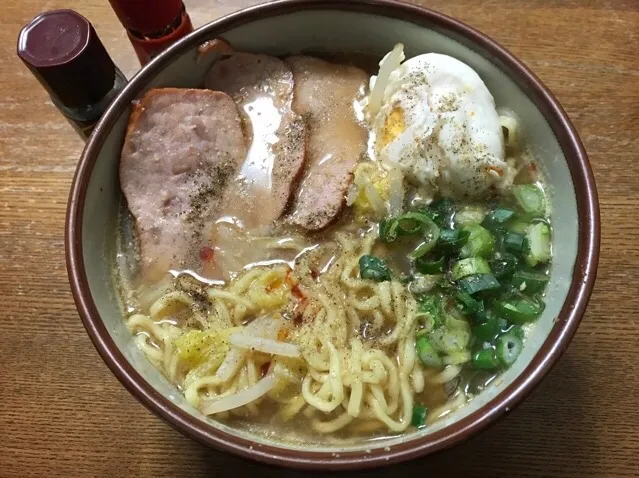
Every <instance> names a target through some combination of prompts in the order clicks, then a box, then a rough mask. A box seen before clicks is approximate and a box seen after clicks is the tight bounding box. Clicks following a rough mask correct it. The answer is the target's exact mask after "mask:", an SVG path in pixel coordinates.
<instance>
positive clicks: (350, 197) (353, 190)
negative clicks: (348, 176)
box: [346, 176, 359, 206]
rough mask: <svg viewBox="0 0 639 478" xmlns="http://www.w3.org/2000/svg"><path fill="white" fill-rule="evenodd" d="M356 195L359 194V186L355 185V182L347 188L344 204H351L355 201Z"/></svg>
mask: <svg viewBox="0 0 639 478" xmlns="http://www.w3.org/2000/svg"><path fill="white" fill-rule="evenodd" d="M356 177H357V176H356ZM357 196H359V188H358V187H357V184H355V183H353V184H351V185H350V186H349V188H348V194H347V195H346V205H347V206H352V205H353V203H354V202H355V201H357Z"/></svg>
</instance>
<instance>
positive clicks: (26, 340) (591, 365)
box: [0, 0, 639, 477]
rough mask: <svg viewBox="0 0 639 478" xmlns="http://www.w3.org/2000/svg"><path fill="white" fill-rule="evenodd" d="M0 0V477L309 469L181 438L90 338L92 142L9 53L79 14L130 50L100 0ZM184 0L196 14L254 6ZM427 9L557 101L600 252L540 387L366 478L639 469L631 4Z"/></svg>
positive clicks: (528, 1) (460, 3)
mask: <svg viewBox="0 0 639 478" xmlns="http://www.w3.org/2000/svg"><path fill="white" fill-rule="evenodd" d="M2 3H3V10H4V13H3V14H2V15H1V17H0V26H1V28H0V178H1V179H0V303H1V304H2V305H1V307H0V320H1V321H2V322H1V325H0V476H2V477H26V476H47V477H51V476H64V477H71V476H83V477H84V476H100V477H129V476H130V477H133V476H153V477H159V476H189V477H190V476H209V477H210V476H220V477H221V476H226V475H231V474H232V476H285V477H288V476H290V477H292V476H301V474H299V473H296V472H292V471H283V470H279V469H276V468H272V467H266V466H262V465H258V464H255V463H252V462H246V461H243V460H240V459H238V458H235V457H233V456H229V455H225V454H222V453H219V452H216V451H213V450H209V449H207V448H204V447H203V446H200V445H199V444H197V443H195V442H193V441H191V440H189V439H188V438H185V437H184V436H182V435H181V434H179V433H178V432H176V431H174V430H173V429H171V428H169V426H167V425H166V424H164V423H163V422H161V421H160V420H159V419H158V418H156V417H155V416H154V415H152V414H151V413H150V412H149V411H147V410H146V409H145V408H144V407H142V405H140V404H139V403H138V402H137V401H136V400H135V399H134V398H133V397H132V396H131V395H130V394H129V393H128V392H127V391H125V390H124V388H123V387H122V386H121V385H120V383H119V382H118V381H117V380H116V379H115V378H114V376H113V375H111V373H110V372H109V370H108V369H107V367H106V366H105V365H104V363H103V362H102V360H101V359H100V357H99V356H98V354H97V353H96V351H95V350H94V348H93V346H92V345H91V342H90V341H89V338H88V336H87V335H86V333H85V331H84V328H83V327H82V324H81V322H80V319H79V318H78V314H77V313H76V310H75V308H74V304H73V300H72V298H71V294H70V291H69V286H68V282H67V275H66V271H65V265H64V264H65V263H64V237H63V231H64V218H65V206H66V200H67V193H68V189H69V186H70V184H71V179H72V176H73V172H74V168H75V165H76V161H77V159H78V157H79V155H80V151H81V150H82V146H83V143H82V141H81V140H80V139H79V138H78V137H77V136H76V135H75V133H74V132H73V130H72V129H71V127H70V126H69V125H67V124H66V123H65V122H64V120H62V118H61V117H60V116H59V115H58V113H57V112H56V110H55V109H54V108H53V106H52V105H51V102H50V100H49V99H48V97H47V95H46V94H45V93H44V91H43V90H42V89H41V88H40V86H39V85H38V84H37V82H36V80H35V79H34V78H33V77H32V76H31V75H30V73H29V72H28V71H27V70H26V68H25V67H23V65H22V64H21V63H20V62H19V61H18V60H17V58H16V56H15V40H16V36H17V34H18V30H19V29H20V27H21V26H22V25H23V24H25V23H26V22H27V21H29V20H30V19H31V18H32V17H33V16H34V15H36V14H37V13H38V12H40V11H43V10H48V9H53V8H74V9H76V10H78V11H79V12H81V13H82V14H84V15H85V16H86V17H88V18H89V19H90V20H91V21H92V22H93V23H94V25H95V27H96V29H97V31H98V33H99V35H100V37H101V38H102V41H103V42H104V44H105V46H106V47H107V49H108V50H109V51H110V53H111V54H112V56H113V58H114V60H115V61H116V63H117V64H118V65H119V66H120V67H121V69H122V70H123V71H124V72H125V74H127V76H130V75H131V74H132V73H133V72H135V70H136V68H137V66H138V65H137V60H136V59H135V57H134V55H133V52H132V49H131V46H130V45H129V43H128V41H127V39H126V36H125V33H124V31H123V30H122V28H121V27H120V24H119V23H118V21H117V19H116V17H115V15H114V14H113V13H112V11H111V9H110V7H109V4H108V2H107V0H66V1H65V0H5V1H4V2H2ZM185 3H186V4H187V8H188V10H189V12H190V14H191V17H192V19H193V23H194V24H195V25H201V24H202V23H204V22H206V21H208V20H210V19H213V18H216V17H218V16H220V15H223V14H226V13H229V12H232V11H234V10H236V9H238V8H241V7H244V6H247V5H250V4H253V3H256V2H254V1H252V0H190V1H189V0H187V1H186V2H185ZM423 3H424V4H428V6H430V7H432V8H434V9H437V10H440V11H442V12H444V13H447V14H450V15H453V16H455V17H457V18H459V19H461V20H463V21H465V22H467V23H469V24H471V25H473V26H474V27H476V28H478V29H480V30H482V31H483V32H484V33H486V34H488V35H490V36H492V37H493V38H495V39H496V40H497V41H498V42H500V43H501V44H503V45H505V46H506V47H508V48H509V49H510V50H511V51H512V52H514V53H515V54H516V55H518V56H519V57H520V58H521V59H522V60H523V61H524V62H525V63H527V64H528V65H529V66H530V67H531V68H532V69H533V70H534V71H535V73H536V74H537V75H538V76H539V77H540V78H541V79H542V80H543V81H544V82H545V83H546V84H547V85H548V86H549V87H550V89H551V90H552V91H553V92H554V93H555V94H556V96H557V97H558V98H559V100H560V101H561V103H562V104H563V106H564V107H565V109H566V110H567V111H568V114H569V115H570V117H571V118H572V120H573V121H574V123H575V125H576V126H577V129H578V130H579V132H580V134H581V137H582V139H583V141H584V143H585V145H586V149H587V151H588V153H589V155H590V160H591V162H592V166H593V169H594V172H595V176H596V180H597V185H598V187H599V194H600V201H601V213H602V214H601V216H602V221H603V226H602V231H603V237H602V239H603V241H602V251H601V260H600V266H599V277H598V280H597V285H596V287H595V292H594V295H593V297H592V300H591V301H590V306H589V308H588V312H587V314H586V316H585V317H584V320H583V322H582V324H581V327H580V329H579V331H578V333H577V336H576V337H575V339H574V340H573V342H572V344H571V346H570V348H569V350H568V351H567V353H566V354H565V356H564V357H563V358H562V360H561V361H560V363H559V364H558V365H557V367H556V368H555V369H554V371H553V372H552V374H551V375H550V376H549V377H548V378H547V379H546V380H545V381H544V383H543V384H542V385H541V386H540V387H539V388H538V389H537V390H536V391H535V392H534V393H533V394H532V396H530V397H529V398H528V399H527V400H526V401H525V402H524V403H523V404H522V405H521V406H520V407H519V408H517V409H516V410H515V411H513V412H512V413H511V414H510V415H509V416H507V417H506V418H505V419H504V420H503V421H501V422H500V423H498V424H497V425H496V426H494V427H493V428H491V429H490V430H488V431H487V432H485V433H483V434H481V435H480V436H478V437H476V438H474V439H472V440H471V441H470V442H468V443H466V444H463V445H461V446H459V447H457V448H455V449H453V450H449V451H446V452H443V453H441V454H439V455H437V456H433V457H429V458H425V459H422V460H418V461H414V462H412V463H408V464H404V465H399V466H396V467H394V468H388V469H383V470H378V471H376V472H370V473H369V474H368V476H383V475H385V474H391V473H400V474H402V475H403V476H406V474H407V473H414V475H412V476H489V477H518V476H536V477H537V476H539V477H541V476H569V477H588V476H615V477H618V476H639V396H638V393H639V388H638V387H637V381H638V380H637V377H638V376H639V326H638V324H639V318H638V317H637V314H638V312H639V294H638V291H639V288H638V287H637V284H638V282H639V232H638V231H639V212H638V211H639V199H638V197H639V175H638V174H637V172H639V165H638V164H637V160H638V159H639V60H638V56H639V1H637V0H581V1H579V0H566V1H562V0H454V1H451V0H429V1H423ZM311 475H313V474H311ZM402 475H398V476H402Z"/></svg>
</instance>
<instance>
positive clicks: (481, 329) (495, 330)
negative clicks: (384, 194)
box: [473, 317, 501, 342]
mask: <svg viewBox="0 0 639 478" xmlns="http://www.w3.org/2000/svg"><path fill="white" fill-rule="evenodd" d="M500 332H501V327H500V325H499V321H498V320H497V319H496V318H495V317H488V320H486V322H484V323H483V324H479V325H476V326H475V327H473V335H474V336H475V337H477V338H478V339H479V340H481V341H482V342H492V341H493V340H495V337H497V336H498V335H499V334H500Z"/></svg>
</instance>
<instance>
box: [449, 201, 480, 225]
mask: <svg viewBox="0 0 639 478" xmlns="http://www.w3.org/2000/svg"><path fill="white" fill-rule="evenodd" d="M485 217H486V209H485V208H484V207H483V206H479V205H468V206H464V207H463V208H461V209H460V210H459V211H457V212H456V213H455V224H457V225H459V226H466V225H467V224H481V223H482V221H483V220H484V218H485Z"/></svg>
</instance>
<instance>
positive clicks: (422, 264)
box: [415, 256, 446, 274]
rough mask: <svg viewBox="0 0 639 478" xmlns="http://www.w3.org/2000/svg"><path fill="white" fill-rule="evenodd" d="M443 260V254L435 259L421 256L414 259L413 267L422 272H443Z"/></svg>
mask: <svg viewBox="0 0 639 478" xmlns="http://www.w3.org/2000/svg"><path fill="white" fill-rule="evenodd" d="M445 262H446V259H445V258H444V256H442V257H440V258H439V259H435V260H429V259H426V258H424V257H423V256H422V257H418V258H417V259H415V269H417V272H421V273H422V274H443V273H444V263H445Z"/></svg>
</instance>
